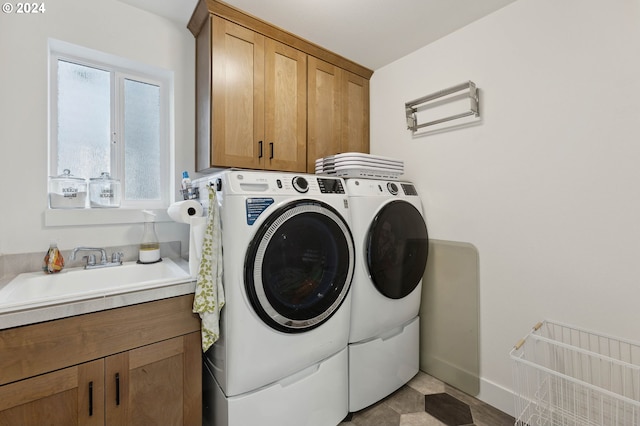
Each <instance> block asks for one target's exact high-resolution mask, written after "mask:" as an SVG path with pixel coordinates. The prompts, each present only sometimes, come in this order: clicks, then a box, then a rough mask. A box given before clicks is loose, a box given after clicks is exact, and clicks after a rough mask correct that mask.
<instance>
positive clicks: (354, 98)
mask: <svg viewBox="0 0 640 426" xmlns="http://www.w3.org/2000/svg"><path fill="white" fill-rule="evenodd" d="M341 93H342V102H341V104H342V112H341V114H342V135H341V138H340V140H341V145H340V152H365V153H368V152H369V80H367V79H366V78H362V77H360V76H358V75H356V74H353V73H351V72H349V71H344V70H343V79H342V90H341Z"/></svg>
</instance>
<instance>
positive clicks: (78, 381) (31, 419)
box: [0, 359, 104, 426]
mask: <svg viewBox="0 0 640 426" xmlns="http://www.w3.org/2000/svg"><path fill="white" fill-rule="evenodd" d="M103 374H104V360H102V359H100V360H96V361H92V362H87V363H84V364H80V365H77V366H73V367H69V368H64V369H62V370H57V371H54V372H51V373H47V374H42V375H39V376H35V377H32V378H29V379H25V380H21V381H18V382H14V383H10V384H8V385H4V386H0V425H43V424H52V425H88V426H94V425H103V424H104V379H103Z"/></svg>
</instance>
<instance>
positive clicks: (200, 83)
mask: <svg viewBox="0 0 640 426" xmlns="http://www.w3.org/2000/svg"><path fill="white" fill-rule="evenodd" d="M188 27H189V29H190V30H191V32H192V33H193V35H194V36H195V37H196V171H199V172H201V171H206V170H207V169H211V168H222V167H241V168H249V169H269V170H282V171H296V172H310V173H313V172H314V170H315V165H314V164H313V162H314V161H315V159H316V158H318V157H322V156H325V155H329V154H336V153H338V152H346V151H360V152H368V150H369V78H370V77H371V74H372V73H373V72H372V71H370V70H368V69H366V68H364V67H362V66H361V65H358V64H356V63H354V62H352V61H349V60H348V59H345V58H343V57H341V56H339V55H336V54H334V53H332V52H329V51H327V50H325V49H323V48H321V47H319V46H317V45H315V44H313V43H310V42H308V41H306V40H303V39H301V38H299V37H297V36H295V35H293V34H290V33H288V32H286V31H284V30H281V29H279V28H277V27H274V26H273V25H271V24H269V23H266V22H264V21H262V20H260V19H258V18H255V17H253V16H251V15H248V14H246V13H244V12H242V11H240V10H238V9H235V8H234V7H232V6H229V5H227V4H225V3H223V2H220V1H217V0H200V1H199V2H198V4H197V6H196V9H195V11H194V13H193V15H192V17H191V20H190V21H189V25H188Z"/></svg>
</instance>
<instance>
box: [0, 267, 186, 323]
mask: <svg viewBox="0 0 640 426" xmlns="http://www.w3.org/2000/svg"><path fill="white" fill-rule="evenodd" d="M172 260H173V262H174V263H176V264H177V265H179V266H180V267H181V268H183V269H184V270H185V271H189V264H188V263H187V262H186V261H185V260H183V259H172ZM10 281H11V279H3V280H2V281H0V289H2V287H4V286H5V285H7V284H8V283H9V282H10ZM195 286H196V283H195V279H193V278H187V279H182V280H178V281H176V282H169V283H162V284H160V285H158V286H157V287H152V288H145V289H143V290H133V291H126V290H124V291H122V292H120V293H117V294H104V295H100V294H92V295H91V296H88V297H87V298H83V299H82V300H76V301H73V302H61V303H50V304H47V305H46V306H39V307H32V308H26V309H24V310H15V311H12V312H6V313H1V314H0V330H2V329H6V328H11V327H18V326H22V325H27V324H34V323H38V322H43V321H50V320H55V319H60V318H65V317H71V316H75V315H81V314H87V313H91V312H97V311H103V310H107V309H113V308H120V307H123V306H129V305H135V304H138V303H144V302H151V301H154V300H160V299H166V298H169V297H176V296H182V295H185V294H191V293H194V292H195Z"/></svg>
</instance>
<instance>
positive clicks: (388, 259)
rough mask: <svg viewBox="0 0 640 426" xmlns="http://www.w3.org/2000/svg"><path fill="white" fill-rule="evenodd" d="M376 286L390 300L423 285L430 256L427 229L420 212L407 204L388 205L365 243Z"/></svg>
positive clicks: (399, 297)
mask: <svg viewBox="0 0 640 426" xmlns="http://www.w3.org/2000/svg"><path fill="white" fill-rule="evenodd" d="M366 252H367V253H366V256H367V267H368V268H369V274H370V275H371V279H372V281H373V284H374V285H375V287H376V288H377V289H378V291H379V292H380V293H382V294H383V295H384V296H386V297H389V298H391V299H401V298H403V297H405V296H407V295H408V294H409V293H411V292H412V291H413V290H414V289H415V288H416V287H417V286H418V284H419V283H420V280H421V279H422V275H423V274H424V270H425V267H426V266H427V256H428V254H429V235H428V234H427V226H426V224H425V222H424V219H423V217H422V215H421V214H420V212H419V211H418V209H416V208H415V207H414V206H413V205H412V204H410V203H407V202H405V201H393V202H391V203H389V204H386V205H385V206H384V207H383V208H382V209H381V210H380V212H379V213H378V215H377V216H376V217H375V218H374V220H373V222H372V223H371V227H370V228H369V233H368V235H367V243H366Z"/></svg>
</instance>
